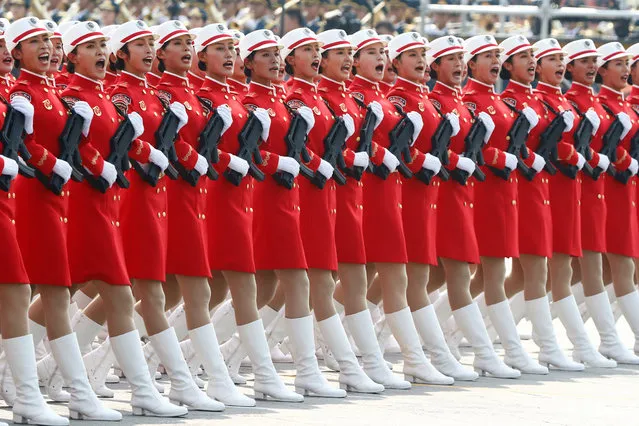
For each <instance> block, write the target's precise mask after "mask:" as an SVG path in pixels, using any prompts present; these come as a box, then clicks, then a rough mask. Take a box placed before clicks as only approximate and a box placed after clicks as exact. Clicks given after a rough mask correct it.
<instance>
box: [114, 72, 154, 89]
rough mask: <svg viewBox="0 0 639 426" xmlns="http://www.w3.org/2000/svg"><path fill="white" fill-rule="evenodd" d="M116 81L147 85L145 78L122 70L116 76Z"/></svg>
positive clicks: (133, 84) (145, 86)
mask: <svg viewBox="0 0 639 426" xmlns="http://www.w3.org/2000/svg"><path fill="white" fill-rule="evenodd" d="M118 81H121V82H124V83H129V84H130V85H132V86H142V87H144V88H147V87H149V86H148V84H147V82H146V79H144V78H140V77H138V76H137V75H133V74H131V73H130V72H126V71H122V72H121V73H120V76H119V78H118Z"/></svg>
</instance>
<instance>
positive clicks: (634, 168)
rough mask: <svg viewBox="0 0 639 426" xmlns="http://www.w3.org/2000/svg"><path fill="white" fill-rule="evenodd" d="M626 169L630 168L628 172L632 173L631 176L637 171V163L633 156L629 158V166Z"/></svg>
mask: <svg viewBox="0 0 639 426" xmlns="http://www.w3.org/2000/svg"><path fill="white" fill-rule="evenodd" d="M628 170H630V173H632V175H633V176H634V175H636V174H637V171H639V164H638V163H637V160H635V159H634V158H633V159H632V160H630V167H628Z"/></svg>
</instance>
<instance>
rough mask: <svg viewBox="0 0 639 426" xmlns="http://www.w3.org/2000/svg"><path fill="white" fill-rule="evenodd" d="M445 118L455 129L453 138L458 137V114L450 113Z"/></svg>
mask: <svg viewBox="0 0 639 426" xmlns="http://www.w3.org/2000/svg"><path fill="white" fill-rule="evenodd" d="M445 117H446V120H448V121H449V122H450V125H451V126H452V127H453V133H452V134H451V136H457V133H459V116H458V115H457V114H453V113H452V112H449V113H447V114H446V116H445Z"/></svg>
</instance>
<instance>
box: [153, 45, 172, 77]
mask: <svg viewBox="0 0 639 426" xmlns="http://www.w3.org/2000/svg"><path fill="white" fill-rule="evenodd" d="M170 41H171V40H169V41H167V42H166V43H164V44H163V45H162V47H160V50H166V46H168V45H169V42H170ZM156 55H157V52H156ZM158 71H160V72H164V71H166V66H165V65H164V60H163V59H158Z"/></svg>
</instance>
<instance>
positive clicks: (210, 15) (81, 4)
mask: <svg viewBox="0 0 639 426" xmlns="http://www.w3.org/2000/svg"><path fill="white" fill-rule="evenodd" d="M278 1H284V0H205V1H204V2H203V1H201V0H200V1H190V0H126V1H124V0H74V1H71V0H5V1H0V5H1V6H0V14H1V15H2V16H4V17H5V18H8V19H9V20H13V19H17V18H21V17H23V16H26V15H33V16H36V17H39V18H46V19H53V20H54V21H56V22H58V23H60V22H64V21H69V20H79V21H86V20H94V21H96V22H98V23H99V24H100V25H111V24H119V23H122V22H126V21H129V20H132V19H142V20H144V21H146V22H147V23H148V24H149V25H155V24H161V23H162V22H164V21H166V20H169V19H179V20H181V21H183V22H184V23H185V24H186V25H187V26H189V27H191V28H195V27H200V26H204V25H206V24H209V23H215V22H225V23H226V24H227V25H228V26H229V27H230V28H236V29H239V30H241V31H243V32H245V33H248V32H250V31H253V30H257V29H270V30H272V31H274V32H275V33H277V34H284V33H286V32H288V31H290V30H292V29H294V28H298V27H304V26H306V27H309V28H311V29H312V30H313V31H316V32H319V31H323V30H327V29H332V28H340V29H344V30H345V31H346V32H347V33H349V34H350V33H353V32H355V31H357V30H359V29H361V28H363V27H365V28H370V27H373V28H375V29H376V30H377V32H378V33H380V34H395V33H401V32H404V31H411V30H415V31H420V30H421V29H422V24H421V17H420V10H419V0H385V1H384V0H288V1H287V2H286V5H285V7H284V8H282V6H283V3H278ZM539 2H541V0H535V1H529V0H508V1H507V2H506V4H507V5H508V6H509V7H517V6H518V5H538V4H539ZM430 3H436V4H445V5H454V4H459V3H460V0H448V1H446V0H431V2H430ZM637 3H639V0H585V1H582V0H551V4H552V6H553V7H563V6H569V7H588V8H596V9H602V10H605V9H608V10H610V9H613V10H614V9H617V10H625V9H636V8H637V6H639V4H637ZM467 4H471V5H473V4H477V5H499V4H500V0H487V1H486V0H479V1H477V0H468V1H467ZM502 5H503V4H502ZM282 10H284V13H282ZM468 22H469V24H468V25H464V26H463V27H462V25H461V18H460V15H459V14H453V13H433V12H432V11H431V12H429V13H428V14H427V15H426V16H425V20H424V24H423V30H424V31H423V32H424V35H425V36H426V37H428V38H434V37H439V36H442V35H448V34H451V35H458V36H461V37H468V36H472V35H474V34H489V33H492V34H495V35H496V37H497V38H502V37H500V36H503V37H507V36H510V35H513V34H522V35H525V36H527V37H529V38H531V39H534V38H535V36H536V35H538V34H539V30H540V22H539V19H537V18H536V17H507V18H506V19H505V21H503V22H502V23H500V19H499V17H497V16H493V15H475V16H470V18H469V20H468ZM635 24H636V23H635V22H634V21H632V20H630V19H623V20H616V21H602V20H601V19H598V18H597V16H596V14H590V13H584V16H583V17H579V18H566V19H561V20H558V19H555V20H553V21H552V22H551V25H550V28H551V34H550V35H551V36H552V37H555V38H558V39H574V38H579V37H586V38H592V39H595V40H617V39H618V40H621V41H623V42H624V43H632V42H635V41H637V39H639V24H638V25H635ZM635 26H636V27H637V28H636V29H635Z"/></svg>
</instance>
